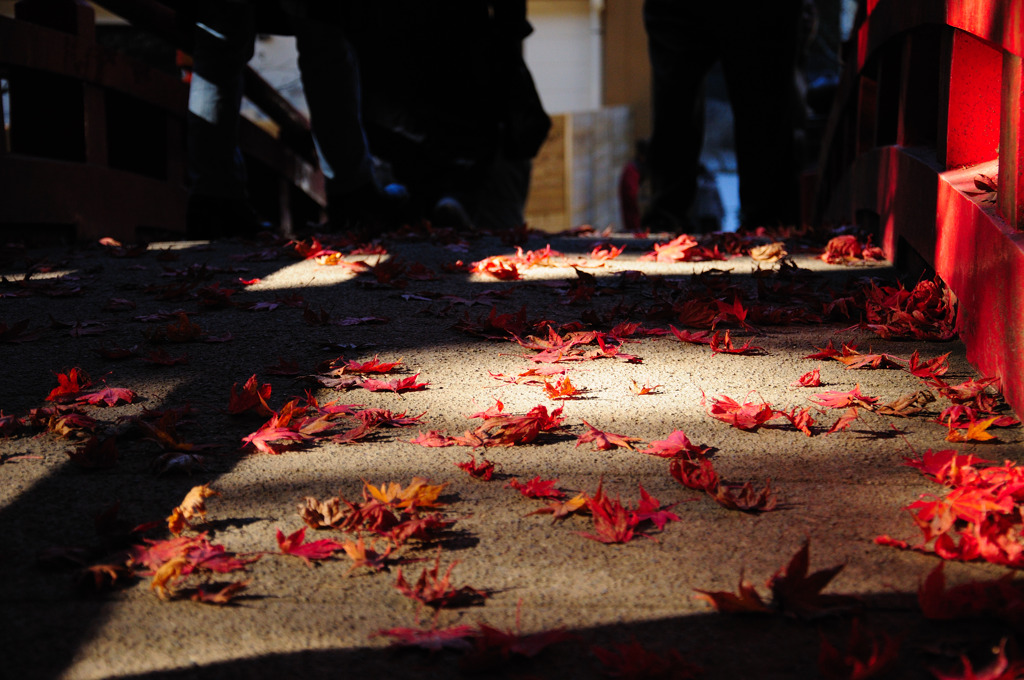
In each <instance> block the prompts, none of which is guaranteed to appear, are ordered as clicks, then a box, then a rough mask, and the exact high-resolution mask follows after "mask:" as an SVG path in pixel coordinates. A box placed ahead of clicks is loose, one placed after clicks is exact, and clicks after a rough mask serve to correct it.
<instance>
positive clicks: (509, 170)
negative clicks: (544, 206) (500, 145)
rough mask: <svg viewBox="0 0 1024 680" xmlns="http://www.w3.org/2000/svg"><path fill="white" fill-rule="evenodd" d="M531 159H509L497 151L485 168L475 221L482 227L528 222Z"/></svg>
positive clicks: (510, 227)
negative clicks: (527, 207)
mask: <svg viewBox="0 0 1024 680" xmlns="http://www.w3.org/2000/svg"><path fill="white" fill-rule="evenodd" d="M532 168H533V162H532V160H531V159H529V158H506V157H505V155H504V154H502V153H500V152H499V153H498V155H497V157H496V158H495V159H494V161H493V162H492V163H491V164H490V166H489V167H488V168H486V169H484V170H483V172H482V177H481V185H480V196H479V201H478V205H477V210H476V218H475V220H474V222H475V224H476V226H477V227H480V228H481V229H518V228H519V227H522V226H523V225H524V224H525V223H526V215H525V210H526V198H527V195H528V194H529V192H530V171H531V169H532Z"/></svg>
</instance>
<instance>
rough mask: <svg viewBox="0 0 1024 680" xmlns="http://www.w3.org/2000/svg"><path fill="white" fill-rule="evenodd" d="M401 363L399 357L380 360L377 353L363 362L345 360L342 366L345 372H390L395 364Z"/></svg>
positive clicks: (399, 364)
mask: <svg viewBox="0 0 1024 680" xmlns="http://www.w3.org/2000/svg"><path fill="white" fill-rule="evenodd" d="M401 365H402V360H401V359H398V360H397V361H380V359H379V357H378V355H376V354H375V355H374V356H373V358H372V359H370V360H369V361H366V362H363V363H359V362H357V361H347V362H345V364H344V367H345V372H346V373H390V372H391V371H393V370H395V368H396V367H397V366H401Z"/></svg>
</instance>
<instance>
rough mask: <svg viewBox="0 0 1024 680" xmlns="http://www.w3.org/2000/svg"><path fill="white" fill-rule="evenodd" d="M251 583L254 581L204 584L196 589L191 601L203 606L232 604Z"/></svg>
mask: <svg viewBox="0 0 1024 680" xmlns="http://www.w3.org/2000/svg"><path fill="white" fill-rule="evenodd" d="M250 583H252V579H246V580H244V581H235V582H233V583H227V584H224V583H204V584H202V585H200V586H197V587H196V590H195V592H194V593H192V595H191V597H190V599H191V600H192V601H193V602H202V603H203V604H217V605H223V604H230V603H231V602H232V601H233V600H234V599H235V597H237V596H238V593H240V592H242V591H243V590H245V589H246V588H248V587H249V584H250Z"/></svg>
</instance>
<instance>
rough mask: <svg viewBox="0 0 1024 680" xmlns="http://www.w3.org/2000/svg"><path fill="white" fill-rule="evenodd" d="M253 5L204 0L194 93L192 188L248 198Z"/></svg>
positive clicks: (190, 131)
mask: <svg viewBox="0 0 1024 680" xmlns="http://www.w3.org/2000/svg"><path fill="white" fill-rule="evenodd" d="M254 39H255V24H254V18H253V11H252V7H251V6H250V5H249V4H248V3H247V2H244V1H238V0H206V1H204V2H201V3H199V6H198V17H197V21H196V27H195V49H194V51H193V62H194V64H193V72H192V83H191V86H190V87H189V96H188V110H189V116H188V158H189V171H190V175H191V182H192V185H191V186H192V192H193V193H195V194H205V195H214V196H224V197H231V198H238V199H244V198H245V170H244V166H243V165H242V163H241V158H240V155H239V153H238V149H237V140H238V120H239V108H240V106H241V103H242V73H243V70H244V69H245V65H246V63H247V62H248V61H249V59H250V58H251V57H252V54H253V41H254Z"/></svg>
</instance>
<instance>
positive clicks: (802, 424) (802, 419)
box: [776, 406, 814, 437]
mask: <svg viewBox="0 0 1024 680" xmlns="http://www.w3.org/2000/svg"><path fill="white" fill-rule="evenodd" d="M776 413H778V414H779V415H780V416H782V417H783V418H785V419H786V420H788V421H789V422H790V423H791V424H792V425H793V427H795V428H796V429H798V430H800V431H801V432H803V433H804V434H805V435H807V436H808V437H810V436H813V434H814V433H813V432H812V431H811V426H812V425H814V419H813V418H811V409H809V408H805V409H797V407H796V406H794V407H793V408H791V409H790V410H789V411H776Z"/></svg>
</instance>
